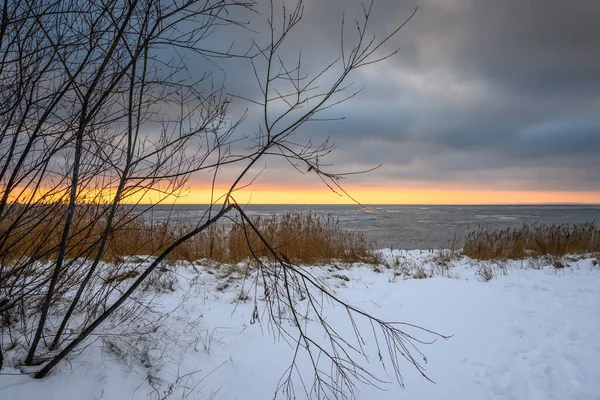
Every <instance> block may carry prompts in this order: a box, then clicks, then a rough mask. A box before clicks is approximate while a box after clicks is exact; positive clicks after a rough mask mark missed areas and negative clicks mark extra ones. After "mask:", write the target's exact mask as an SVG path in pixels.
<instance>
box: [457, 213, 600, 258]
mask: <svg viewBox="0 0 600 400" xmlns="http://www.w3.org/2000/svg"><path fill="white" fill-rule="evenodd" d="M598 251H600V227H598V226H597V225H596V224H595V223H594V222H587V223H583V224H561V225H551V226H548V225H537V224H536V225H523V226H522V227H521V228H508V229H503V230H498V231H491V232H490V231H487V230H486V229H483V228H480V229H478V230H476V231H473V232H471V233H469V235H467V238H466V240H465V244H464V247H463V253H464V254H465V255H466V256H468V257H471V258H474V259H479V260H491V259H496V260H504V259H521V258H526V257H531V256H533V257H540V256H547V255H550V256H556V257H563V256H565V255H567V254H587V253H594V252H598Z"/></svg>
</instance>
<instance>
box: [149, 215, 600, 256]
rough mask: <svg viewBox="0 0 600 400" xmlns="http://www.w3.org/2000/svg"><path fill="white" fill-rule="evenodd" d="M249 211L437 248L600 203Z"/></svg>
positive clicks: (389, 242)
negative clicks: (320, 219)
mask: <svg viewBox="0 0 600 400" xmlns="http://www.w3.org/2000/svg"><path fill="white" fill-rule="evenodd" d="M206 208H207V206H206V205H198V204H194V205H176V206H167V205H160V206H157V207H156V208H155V209H154V210H153V212H152V218H155V219H158V220H160V219H165V218H167V217H168V216H171V217H176V218H180V219H184V220H194V219H195V218H200V217H201V216H202V215H203V214H204V211H205V210H206ZM246 211H247V212H248V213H249V214H251V215H275V214H282V213H285V212H288V211H296V212H312V213H315V214H318V215H328V214H332V215H334V216H335V217H337V218H339V221H340V224H341V225H342V226H343V227H345V228H349V229H354V230H358V231H361V232H362V233H363V234H364V235H365V237H366V239H367V240H368V241H370V242H373V243H374V245H375V247H376V248H393V249H405V250H411V249H439V248H443V247H448V246H449V244H450V242H451V241H452V240H453V238H456V239H458V242H459V244H460V242H461V239H462V238H464V236H465V235H466V233H467V232H469V231H470V230H474V229H477V228H478V227H485V228H488V229H504V228H508V227H519V226H522V225H523V224H535V223H537V224H548V225H553V224H561V223H568V224H574V223H583V222H588V221H594V222H595V223H597V224H598V223H600V205H493V206H490V205H472V206H471V205H469V206H439V205H372V206H366V207H365V208H362V207H359V206H356V205H248V206H246Z"/></svg>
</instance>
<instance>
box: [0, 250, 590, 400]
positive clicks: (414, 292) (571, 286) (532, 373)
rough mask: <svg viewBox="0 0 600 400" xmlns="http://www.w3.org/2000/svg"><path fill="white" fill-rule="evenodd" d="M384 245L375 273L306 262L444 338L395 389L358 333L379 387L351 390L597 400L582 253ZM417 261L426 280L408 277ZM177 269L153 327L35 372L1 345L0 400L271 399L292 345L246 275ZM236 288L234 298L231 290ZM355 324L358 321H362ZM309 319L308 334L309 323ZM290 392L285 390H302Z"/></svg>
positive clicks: (363, 300)
mask: <svg viewBox="0 0 600 400" xmlns="http://www.w3.org/2000/svg"><path fill="white" fill-rule="evenodd" d="M382 252H383V253H382V254H383V255H384V257H385V258H386V259H387V267H380V268H378V269H377V270H374V269H373V268H372V267H367V266H359V265H357V266H352V267H349V268H343V269H338V268H335V266H321V267H319V266H315V267H307V268H306V270H307V271H309V272H311V273H312V274H313V275H315V276H317V277H319V279H321V281H323V282H325V284H326V285H327V287H328V288H330V290H332V291H334V292H335V294H336V295H337V296H339V297H340V298H342V299H344V300H347V301H349V302H350V303H351V304H353V305H355V306H357V307H359V308H360V309H362V310H365V311H367V312H369V313H372V314H374V315H375V316H377V317H381V318H382V319H385V320H392V321H403V322H407V323H410V324H415V325H419V326H423V327H425V328H427V329H431V330H433V331H436V332H438V333H441V334H443V335H452V337H450V338H449V339H447V340H446V339H438V340H436V341H435V342H434V343H432V344H425V345H419V350H421V351H422V352H423V353H424V355H425V356H426V360H427V362H426V363H425V362H424V360H422V359H419V360H418V361H422V365H423V366H424V367H425V369H426V374H427V376H428V377H429V378H430V379H432V380H433V381H434V382H435V383H432V382H430V381H428V380H426V379H425V378H423V377H422V376H421V375H420V374H419V373H418V371H417V370H416V369H414V368H413V367H412V366H411V365H409V364H408V363H407V362H404V363H403V364H401V372H402V374H403V377H404V383H405V387H404V388H403V387H401V386H400V385H399V384H398V382H396V381H395V380H394V376H393V373H392V371H391V369H390V365H389V362H388V363H387V364H386V369H384V368H383V367H382V366H381V365H380V363H379V360H378V357H377V356H376V354H377V351H376V348H375V344H374V342H373V341H372V340H370V339H369V337H368V335H367V336H366V337H365V343H366V344H365V346H367V348H366V352H367V353H368V354H369V355H372V356H371V357H370V358H369V359H368V361H366V364H364V365H365V366H367V367H368V369H369V370H370V371H372V372H374V373H375V374H376V376H377V377H379V378H381V379H383V380H385V381H387V382H388V383H383V384H380V385H379V386H380V388H376V387H372V386H369V385H363V384H359V385H358V389H357V391H356V392H355V396H356V398H358V399H373V398H377V399H398V398H406V399H457V400H458V399H461V400H462V399H540V400H541V399H544V400H546V399H557V400H558V399H561V400H562V399H580V400H585V399H599V398H600V363H599V362H598V360H599V359H600V340H598V332H600V311H599V310H600V266H598V265H593V260H592V258H590V257H588V258H582V259H570V260H566V261H565V264H566V265H567V266H566V267H565V268H563V269H556V268H554V267H552V266H551V265H552V263H551V262H549V261H544V260H538V261H533V262H529V261H513V262H505V263H494V262H480V261H473V260H469V259H468V258H455V259H453V260H452V261H450V263H449V264H447V265H445V266H444V263H443V262H440V261H439V254H437V253H432V252H424V251H418V250H415V251H409V252H406V251H404V252H402V251H398V250H394V251H392V250H382ZM482 267H488V268H490V269H491V270H492V272H493V274H494V277H493V278H492V279H491V280H489V281H486V282H484V281H483V280H482V278H481V275H480V274H478V271H479V270H480V269H481V268H482ZM419 268H421V270H422V271H424V272H425V275H427V276H430V277H428V278H426V279H412V278H411V277H412V276H413V275H414V272H415V271H416V270H417V269H419ZM175 272H176V277H177V283H176V290H175V291H173V292H170V291H167V292H165V293H159V294H157V295H156V297H155V298H154V304H155V306H156V307H157V308H158V310H156V315H160V319H159V321H160V326H159V329H157V331H156V333H155V334H153V335H154V336H152V335H150V337H149V338H147V339H140V338H139V337H136V336H135V335H134V334H133V332H134V331H135V329H134V328H135V327H125V328H121V330H115V335H114V337H110V336H107V337H104V338H99V337H96V338H95V339H94V340H91V341H89V342H88V346H85V347H84V348H82V349H81V350H80V351H79V352H78V353H77V354H74V355H73V356H72V357H70V358H69V359H68V361H67V362H63V363H61V364H60V365H59V366H58V367H57V368H56V369H55V370H54V371H53V373H52V374H51V375H50V376H48V377H47V378H45V379H43V380H35V379H32V378H31V377H30V376H29V375H27V374H26V373H27V372H30V371H27V370H25V369H23V371H21V369H19V368H18V366H17V365H16V364H18V362H16V361H14V360H18V359H19V355H18V354H17V353H15V352H12V353H11V351H6V352H5V367H4V368H3V369H2V371H0V398H1V399H115V400H117V399H145V398H148V396H149V395H150V396H151V397H153V398H173V399H177V398H196V399H209V398H214V399H245V400H248V399H265V398H273V396H274V394H275V391H276V388H277V386H278V382H279V381H280V378H281V376H282V374H283V373H284V371H285V370H286V368H287V367H288V366H289V364H290V361H291V360H292V357H293V354H294V349H293V348H291V347H290V345H289V344H288V343H287V342H286V341H285V340H284V339H285V338H284V337H279V336H277V335H273V332H272V330H271V329H270V325H269V324H268V322H267V316H266V314H264V313H263V310H262V308H261V305H262V303H261V297H262V293H261V290H254V288H253V287H252V285H251V282H252V277H250V278H247V279H242V278H240V277H238V278H234V279H232V278H231V277H225V276H224V275H222V274H220V273H219V272H218V271H217V272H214V271H213V270H212V268H209V267H206V268H198V267H195V268H192V267H191V266H190V265H189V264H188V265H183V264H182V265H180V266H178V267H177V268H176V271H175ZM343 277H347V278H348V280H346V279H344V278H343ZM217 288H218V289H217ZM242 290H243V291H244V293H245V294H246V296H240V292H241V291H242ZM240 297H241V298H242V299H245V300H244V301H240V300H239V299H240ZM246 297H247V299H246ZM254 300H257V301H256V304H258V306H259V310H260V312H261V313H260V317H259V323H256V324H251V323H250V321H251V318H252V314H253V311H254V304H255V301H254ZM299 304H302V302H300V303H299ZM324 315H325V317H326V319H327V322H328V323H330V324H331V325H332V326H337V327H340V329H345V331H344V332H346V333H347V334H348V335H350V337H351V335H352V332H351V326H350V325H349V324H348V321H347V314H346V313H345V312H344V311H343V310H341V309H340V307H339V306H333V305H330V304H328V305H326V306H325V309H324ZM151 319H152V318H150V317H148V320H151ZM155 322H156V321H155ZM365 327H366V328H365ZM359 328H361V329H363V330H365V329H366V330H367V333H368V330H369V329H370V328H369V327H368V325H365V324H364V321H363V322H359ZM123 329H125V330H123ZM307 329H309V330H312V331H313V332H315V333H316V334H317V336H318V332H319V330H318V328H317V327H316V322H315V321H314V320H313V321H308V322H307ZM407 329H408V328H407ZM128 330H129V331H128ZM128 332H129V333H131V335H128V334H127V333H128ZM290 332H293V331H292V330H290ZM410 332H411V333H414V334H415V335H417V336H419V335H420V333H418V332H417V331H415V330H411V331H410ZM105 333H107V332H105ZM425 337H426V338H430V336H427V335H426V336H425ZM15 351H16V350H15ZM136 354H137V355H138V356H137V357H136V356H135V355H136ZM144 354H146V356H145V357H146V358H144ZM415 354H417V353H415ZM11 360H12V361H11ZM140 360H141V361H140ZM363 363H364V361H363ZM6 364H8V366H7V365H6ZM299 368H300V372H301V374H302V376H303V378H305V379H307V381H308V382H310V381H311V377H312V370H311V368H310V366H309V364H308V363H307V360H306V359H305V358H303V359H302V358H301V360H300V361H299ZM296 388H297V398H305V397H306V394H305V393H304V392H303V391H302V389H301V388H300V387H299V386H297V387H296ZM346 394H347V395H350V394H349V393H346Z"/></svg>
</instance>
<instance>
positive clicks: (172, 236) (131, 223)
mask: <svg viewBox="0 0 600 400" xmlns="http://www.w3.org/2000/svg"><path fill="white" fill-rule="evenodd" d="M52 207H53V209H52V210H48V212H44V211H45V210H40V209H36V210H33V211H32V212H31V213H30V214H27V213H25V214H24V215H23V213H18V214H20V215H19V216H18V218H15V219H11V218H10V215H8V216H4V217H3V219H2V220H1V221H0V232H4V234H3V235H0V236H2V240H0V255H1V256H2V259H3V260H4V261H11V260H13V261H14V260H23V259H25V258H32V259H37V260H52V259H53V258H55V257H56V256H57V254H58V248H59V244H60V238H61V233H62V228H63V226H64V217H65V213H64V212H63V211H64V207H62V206H60V205H53V206H52ZM16 211H19V210H16ZM103 212H105V209H104V208H102V207H100V206H81V207H78V209H77V211H76V213H75V217H74V224H73V228H72V234H71V235H70V238H69V241H68V246H67V258H93V257H94V256H95V255H96V252H97V250H98V248H99V243H100V237H101V235H102V232H103V231H104V229H105V226H106V218H105V215H103ZM115 221H116V223H115V227H114V229H113V230H112V232H111V233H110V235H109V237H108V241H107V244H106V249H105V251H104V253H103V255H102V260H103V261H109V262H117V263H123V262H128V261H131V260H133V259H135V257H136V256H137V255H156V254H158V253H160V252H161V251H163V250H164V249H165V248H166V247H167V246H168V245H170V244H171V243H173V241H174V240H176V239H177V238H178V237H180V236H181V235H183V234H184V233H185V232H188V231H189V230H190V229H192V223H191V222H182V221H173V220H167V221H152V220H150V221H145V220H144V219H142V218H140V217H131V216H128V215H127V213H126V212H125V211H122V212H120V213H119V214H118V215H117V217H116V218H115ZM253 223H254V225H255V226H256V227H257V228H258V229H259V231H260V232H261V234H262V235H263V236H264V238H265V239H266V240H267V241H268V243H269V244H270V245H271V246H272V247H273V248H274V249H275V250H276V251H277V252H279V253H281V254H283V255H284V257H285V258H287V259H288V260H289V261H292V262H295V263H300V264H318V263H326V262H330V261H332V260H339V261H341V262H346V263H353V262H366V263H372V264H375V263H377V262H378V261H379V258H378V256H377V255H376V254H375V253H374V252H373V249H372V246H371V244H369V243H367V242H366V240H365V239H364V237H363V235H362V234H360V233H356V232H353V231H349V230H346V229H342V228H341V227H340V226H339V220H338V219H337V218H336V217H334V216H332V215H328V216H317V215H314V214H311V213H298V212H291V213H287V214H283V215H276V216H271V217H264V216H257V217H255V218H254V219H253ZM252 252H254V254H255V255H256V256H257V257H267V258H272V257H271V255H270V253H269V251H268V249H267V248H266V247H265V245H264V244H263V243H262V242H261V240H260V239H259V237H258V236H257V235H256V234H255V233H254V231H252V230H251V229H250V227H248V226H245V225H242V224H240V222H239V220H233V221H232V223H231V224H229V225H226V224H221V225H213V226H212V227H210V228H209V229H207V230H206V231H204V232H202V233H200V234H198V235H196V236H195V237H193V238H191V239H190V240H189V241H187V242H185V243H183V244H182V245H181V246H179V247H178V248H177V249H175V251H173V252H172V253H171V254H170V255H169V257H168V259H169V260H172V261H173V260H186V261H195V260H200V259H210V260H214V261H216V262H219V263H228V264H235V263H238V262H241V261H244V260H247V259H249V258H251V257H252ZM127 278H129V276H124V277H120V276H115V277H112V279H115V280H120V279H127Z"/></svg>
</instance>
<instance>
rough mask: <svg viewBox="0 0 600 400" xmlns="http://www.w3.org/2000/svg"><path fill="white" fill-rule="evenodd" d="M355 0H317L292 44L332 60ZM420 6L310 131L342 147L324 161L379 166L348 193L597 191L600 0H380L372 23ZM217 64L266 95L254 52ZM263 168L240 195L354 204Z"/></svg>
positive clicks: (311, 179) (274, 163)
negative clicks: (390, 53)
mask: <svg viewBox="0 0 600 400" xmlns="http://www.w3.org/2000/svg"><path fill="white" fill-rule="evenodd" d="M356 4H359V3H357V2H355V1H354V0H352V1H347V0H328V1H319V0H307V2H306V9H305V16H304V20H303V22H302V24H301V25H300V26H299V28H298V31H297V32H296V33H297V35H296V36H295V38H299V39H295V41H294V42H293V45H292V46H290V54H291V53H293V52H295V51H296V50H297V49H299V48H301V49H302V51H303V54H307V55H306V56H305V58H304V60H306V61H305V62H306V63H308V62H309V61H310V62H312V63H314V65H315V68H318V67H319V66H322V65H325V63H326V62H328V61H330V60H331V58H332V57H335V55H336V54H338V53H339V37H340V24H341V18H342V13H343V12H344V13H346V15H350V14H352V13H355V12H356V11H357V8H356ZM414 6H418V7H419V10H418V12H417V14H416V16H415V17H414V19H413V20H411V21H410V22H409V24H408V25H407V26H406V27H405V28H404V29H403V30H402V31H401V32H400V34H399V36H398V37H397V38H396V39H395V41H394V42H393V45H395V46H400V47H401V50H400V52H399V53H398V54H397V55H395V56H394V57H392V58H390V59H388V60H386V61H385V62H382V63H379V64H376V65H373V66H369V67H366V68H364V69H361V70H359V71H358V72H357V73H356V74H355V75H353V76H352V77H351V81H352V82H354V85H355V86H356V87H364V90H363V91H362V92H361V93H360V94H359V95H358V96H357V97H355V98H353V99H351V100H349V101H348V102H345V103H343V104H341V105H339V106H337V107H336V108H335V109H333V110H332V111H331V113H330V114H328V116H332V117H346V119H344V120H342V121H333V122H322V123H315V124H311V125H307V126H306V127H304V128H303V130H302V132H301V135H303V136H301V137H302V138H303V140H308V139H312V140H314V141H319V140H322V139H324V138H326V137H327V136H329V135H330V136H331V140H332V141H333V142H335V144H336V146H337V149H336V150H335V151H334V152H333V153H332V154H330V155H329V156H328V158H327V159H326V160H324V163H327V164H332V165H333V166H334V167H335V169H334V170H336V171H356V170H364V169H368V168H371V167H374V166H377V165H379V164H381V165H382V166H381V167H380V168H379V169H377V170H375V171H373V172H369V173H367V174H363V175H354V176H352V177H351V178H348V179H347V180H344V181H342V183H343V184H344V185H345V188H346V189H347V190H348V192H349V193H350V194H352V195H353V196H354V197H355V198H356V200H358V201H360V202H362V203H365V204H374V203H431V204H434V203H435V204H440V203H442V204H452V203H459V204H468V203H479V204H482V203H600V42H599V40H600V39H599V38H600V23H599V21H600V1H598V0H553V1H548V0H526V1H523V0H502V1H484V0H419V1H417V0H411V1H404V0H377V1H376V2H375V9H374V14H373V27H374V32H375V33H376V34H377V35H382V34H384V33H385V32H389V31H390V30H392V29H393V28H394V26H396V25H397V24H398V23H399V22H400V21H402V20H404V19H405V18H406V17H407V16H408V15H409V14H410V13H411V11H412V9H413V7H414ZM223 40H227V38H226V37H225V38H223ZM294 46H295V47H294ZM221 66H222V68H223V70H224V71H226V72H227V77H226V79H225V80H224V81H225V82H226V88H227V90H228V92H230V93H235V94H241V95H243V96H246V97H250V98H252V97H253V96H256V95H258V91H257V88H256V82H255V79H254V77H253V73H252V70H251V69H250V68H249V67H248V64H247V63H246V64H244V63H242V62H240V61H224V62H223V63H222V64H221ZM245 108H248V110H249V111H248V112H249V117H248V119H247V122H246V124H245V125H243V126H242V127H241V129H246V130H252V129H257V125H256V126H254V125H253V123H254V122H256V119H254V118H253V114H252V113H253V112H254V111H253V110H252V108H251V107H249V106H248V105H247V104H243V102H239V101H236V102H235V103H234V109H233V110H234V111H236V110H237V112H238V113H240V114H241V113H242V112H243V110H244V109H245ZM256 124H258V123H256ZM259 167H260V168H263V167H266V168H265V169H264V171H263V172H262V173H261V174H260V176H259V177H258V178H257V180H256V181H255V182H254V184H253V186H252V187H251V188H249V189H247V190H245V191H244V192H242V193H240V194H239V199H240V200H242V201H251V202H254V203H348V202H351V200H350V199H348V198H346V197H343V196H342V197H340V196H339V195H336V194H335V193H333V192H331V191H330V190H329V189H328V188H327V187H325V186H324V185H323V184H322V183H321V182H320V181H319V179H318V178H317V177H315V176H313V175H311V174H305V175H302V174H301V173H299V172H297V171H296V170H294V169H293V168H291V167H290V166H289V165H288V164H287V163H285V162H282V161H281V160H278V159H266V160H265V162H263V163H262V164H261V165H260V166H259ZM223 174H224V175H223V176H224V177H227V176H229V175H230V176H234V175H235V171H233V170H232V171H229V170H225V171H224V172H223ZM207 182H208V181H207V180H206V178H203V177H193V178H192V180H191V181H190V182H189V188H190V190H189V191H188V195H187V196H184V197H182V198H181V199H180V200H179V202H181V203H194V202H206V201H207V199H208V196H207V187H208V186H207ZM217 186H218V185H217ZM225 186H226V184H223V185H222V187H225Z"/></svg>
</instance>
